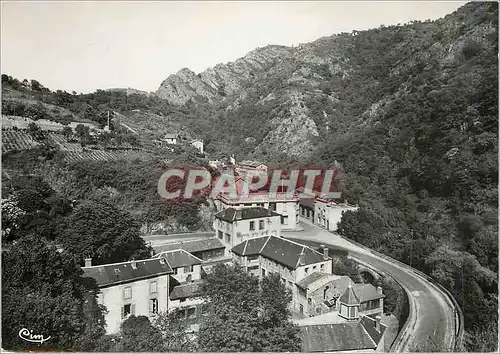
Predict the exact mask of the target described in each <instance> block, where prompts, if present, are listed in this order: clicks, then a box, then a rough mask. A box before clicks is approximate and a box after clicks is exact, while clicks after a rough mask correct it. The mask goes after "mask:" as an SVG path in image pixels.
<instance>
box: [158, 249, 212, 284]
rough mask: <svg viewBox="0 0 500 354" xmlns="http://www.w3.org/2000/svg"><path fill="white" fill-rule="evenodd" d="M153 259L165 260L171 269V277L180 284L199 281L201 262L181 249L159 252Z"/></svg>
mask: <svg viewBox="0 0 500 354" xmlns="http://www.w3.org/2000/svg"><path fill="white" fill-rule="evenodd" d="M153 258H165V259H166V260H167V262H168V264H170V266H171V267H172V277H174V278H175V279H176V280H177V281H178V282H179V283H181V284H182V283H185V282H192V281H196V280H200V279H201V273H202V270H201V264H202V263H203V260H202V259H200V258H198V257H195V256H193V255H192V254H191V253H189V252H186V251H184V250H183V249H177V250H171V251H164V252H160V253H158V254H156V255H155V256H153Z"/></svg>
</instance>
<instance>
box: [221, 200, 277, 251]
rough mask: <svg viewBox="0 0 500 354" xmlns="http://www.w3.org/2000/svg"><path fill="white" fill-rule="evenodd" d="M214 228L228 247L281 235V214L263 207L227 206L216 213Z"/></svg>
mask: <svg viewBox="0 0 500 354" xmlns="http://www.w3.org/2000/svg"><path fill="white" fill-rule="evenodd" d="M213 228H214V230H215V234H216V235H217V238H218V239H219V240H220V241H221V242H222V243H223V244H224V246H225V247H227V249H229V250H230V249H232V248H233V247H234V246H236V245H237V244H239V243H241V242H243V241H246V240H248V239H252V238H256V237H262V236H267V235H273V236H277V237H280V236H281V216H280V215H279V214H278V213H275V212H274V211H272V210H269V209H265V208H262V207H249V208H242V209H238V208H232V207H231V208H227V209H224V210H222V211H220V212H218V213H216V214H215V215H214V223H213Z"/></svg>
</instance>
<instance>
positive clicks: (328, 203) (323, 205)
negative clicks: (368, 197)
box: [313, 197, 358, 231]
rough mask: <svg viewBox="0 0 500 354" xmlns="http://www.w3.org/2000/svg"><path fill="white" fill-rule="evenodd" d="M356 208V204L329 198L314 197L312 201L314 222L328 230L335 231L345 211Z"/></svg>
mask: <svg viewBox="0 0 500 354" xmlns="http://www.w3.org/2000/svg"><path fill="white" fill-rule="evenodd" d="M355 210H358V207H357V206H353V205H349V204H347V203H338V202H335V201H334V200H331V199H326V198H321V197H320V198H316V199H315V201H314V213H313V218H314V223H315V224H317V225H319V226H321V227H324V228H325V229H327V230H328V231H337V224H338V223H339V222H340V220H341V219H342V214H344V212H346V211H355Z"/></svg>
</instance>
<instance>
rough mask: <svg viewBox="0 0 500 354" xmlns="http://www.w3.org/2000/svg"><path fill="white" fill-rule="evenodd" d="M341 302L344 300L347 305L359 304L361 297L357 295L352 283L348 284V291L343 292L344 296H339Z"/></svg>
mask: <svg viewBox="0 0 500 354" xmlns="http://www.w3.org/2000/svg"><path fill="white" fill-rule="evenodd" d="M339 301H340V302H343V303H344V304H346V305H359V304H360V301H359V297H358V296H357V295H356V293H355V292H354V290H353V289H352V286H351V284H349V285H348V286H347V289H346V291H344V293H343V294H342V296H341V297H340V298H339Z"/></svg>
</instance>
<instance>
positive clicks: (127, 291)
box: [123, 286, 132, 299]
mask: <svg viewBox="0 0 500 354" xmlns="http://www.w3.org/2000/svg"><path fill="white" fill-rule="evenodd" d="M123 298H124V299H131V298H132V288H131V287H130V286H127V287H126V288H123Z"/></svg>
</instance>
